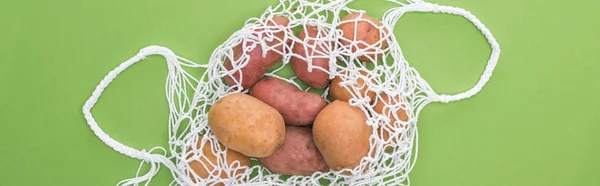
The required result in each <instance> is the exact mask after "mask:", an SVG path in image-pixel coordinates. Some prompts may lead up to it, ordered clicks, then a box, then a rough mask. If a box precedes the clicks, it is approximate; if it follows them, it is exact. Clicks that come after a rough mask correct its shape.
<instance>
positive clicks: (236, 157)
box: [188, 137, 251, 185]
mask: <svg viewBox="0 0 600 186" xmlns="http://www.w3.org/2000/svg"><path fill="white" fill-rule="evenodd" d="M216 143H218V144H219V146H220V147H221V149H225V147H224V146H223V145H222V144H221V143H219V142H216ZM201 146H202V137H200V139H198V142H197V143H196V145H195V146H192V147H189V148H188V150H189V151H192V152H193V153H190V154H189V156H188V158H191V157H192V156H194V155H204V156H205V157H206V159H204V158H198V159H195V160H193V161H190V162H189V166H190V168H191V169H192V171H194V173H196V175H198V177H200V178H208V177H209V174H213V176H216V175H215V174H218V177H220V178H227V177H228V176H227V175H228V174H229V175H230V176H232V177H233V176H234V175H241V174H244V173H245V171H246V170H247V169H243V168H242V167H243V166H248V167H250V166H251V164H250V158H249V157H248V156H245V155H243V154H241V153H239V152H236V151H234V150H231V149H228V150H227V152H226V155H225V156H223V155H221V158H226V159H225V162H227V164H226V165H223V164H221V165H219V163H220V162H218V161H217V155H215V154H213V151H217V150H216V149H214V148H213V146H211V144H210V141H205V144H204V146H203V147H202V149H200V148H201ZM199 151H200V152H199ZM207 159H208V161H207ZM236 161H238V162H239V163H235V162H236ZM211 164H213V165H216V167H231V169H232V170H231V171H230V172H229V173H227V172H225V171H223V170H221V171H219V172H212V171H213V170H214V169H215V166H212V165H211ZM207 168H208V169H207ZM235 169H237V170H235ZM211 172H212V173H211ZM188 176H189V177H190V178H191V179H192V181H193V182H194V183H196V177H195V176H194V175H193V174H192V173H191V172H188ZM237 178H238V179H243V177H237ZM217 185H223V184H221V183H219V184H217Z"/></svg>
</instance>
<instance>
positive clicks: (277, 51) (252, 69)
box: [224, 16, 292, 89]
mask: <svg viewBox="0 0 600 186" xmlns="http://www.w3.org/2000/svg"><path fill="white" fill-rule="evenodd" d="M288 24H289V20H288V19H287V18H286V17H281V16H278V17H273V18H272V19H270V20H269V21H267V22H266V25H267V26H273V25H282V26H287V25H288ZM256 31H257V32H260V33H262V38H264V40H265V42H266V43H267V46H269V47H274V49H271V50H269V51H267V54H266V56H265V57H264V58H263V57H262V52H263V48H262V47H261V46H260V44H259V43H260V42H258V41H256V40H252V39H244V41H242V43H240V44H238V45H237V46H235V47H234V48H233V61H238V60H240V58H241V57H242V55H243V54H246V55H248V56H249V59H248V64H247V65H246V66H245V67H244V68H242V69H241V70H240V71H241V74H240V72H239V71H236V72H234V73H233V75H232V76H233V77H231V76H225V77H224V79H225V83H227V85H229V86H233V85H235V84H236V81H235V80H238V81H239V80H240V78H241V80H242V82H241V86H242V88H243V89H248V88H250V87H251V86H252V85H253V84H254V83H256V82H257V81H258V80H259V79H260V78H261V77H262V76H263V75H264V74H265V73H266V72H267V71H268V70H269V68H271V67H273V65H275V64H276V63H277V62H278V61H280V60H281V59H282V58H283V55H281V53H283V52H284V49H285V47H284V46H287V45H290V44H291V41H292V40H287V39H286V38H285V35H286V34H287V33H291V30H274V29H273V30H267V31H264V29H257V30H256ZM266 32H268V33H273V35H274V36H275V37H276V38H277V39H273V41H267V39H266V37H268V36H267V33H266ZM255 35H256V34H255ZM244 43H245V45H246V46H251V45H256V47H255V48H254V49H252V50H250V51H245V50H244V48H243V46H244V45H243V44H244ZM225 69H227V70H232V69H233V64H232V59H230V58H226V59H225Z"/></svg>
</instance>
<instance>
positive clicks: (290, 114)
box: [249, 77, 327, 126]
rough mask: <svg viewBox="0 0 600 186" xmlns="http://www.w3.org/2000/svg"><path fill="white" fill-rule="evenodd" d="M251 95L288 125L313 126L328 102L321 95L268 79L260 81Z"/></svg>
mask: <svg viewBox="0 0 600 186" xmlns="http://www.w3.org/2000/svg"><path fill="white" fill-rule="evenodd" d="M249 94H250V95H251V96H254V97H255V98H257V99H259V100H261V101H263V102H265V103H266V104H267V105H269V106H271V107H273V108H275V109H276V110H277V111H278V112H279V113H280V114H281V116H283V120H284V121H285V124H287V125H294V126H303V125H308V124H311V123H312V122H313V121H314V120H315V117H317V114H319V112H320V111H321V110H322V109H323V108H325V106H326V105H327V101H325V99H323V98H322V97H321V96H320V95H318V94H315V93H311V92H304V91H302V90H300V89H298V87H296V86H294V85H292V84H291V83H289V82H286V81H284V80H281V79H277V78H273V77H266V78H263V79H262V80H260V81H258V82H257V83H256V84H255V85H254V86H252V88H250V91H249Z"/></svg>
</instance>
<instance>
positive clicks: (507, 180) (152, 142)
mask: <svg viewBox="0 0 600 186" xmlns="http://www.w3.org/2000/svg"><path fill="white" fill-rule="evenodd" d="M436 2H438V3H441V4H447V5H452V6H458V7H462V8H465V9H467V10H469V11H471V12H472V13H473V14H475V15H476V16H478V17H479V18H480V19H481V20H482V22H483V23H484V24H486V26H488V28H489V29H491V31H492V33H493V34H494V35H495V37H496V38H497V40H498V41H499V43H500V45H501V48H502V54H501V57H500V62H499V63H498V66H497V68H496V70H495V72H494V75H493V76H492V78H491V81H490V82H489V83H488V85H487V86H486V87H485V88H484V89H483V91H482V92H481V93H480V94H478V95H477V96H475V97H473V98H471V99H468V100H464V101H459V102H454V103H450V104H441V103H434V104H430V105H428V106H427V107H426V108H425V109H424V110H423V112H422V113H421V115H420V120H419V124H418V126H419V132H420V133H419V134H420V143H419V158H418V162H417V164H416V167H415V168H414V170H413V172H412V173H411V181H412V184H413V185H416V186H428V185H546V186H547V185H600V177H599V176H598V174H599V173H600V159H599V158H598V157H600V150H599V148H598V147H600V135H598V134H597V132H598V131H599V130H600V113H599V111H600V99H598V97H597V95H598V92H597V91H598V90H600V82H598V79H599V78H600V73H598V71H599V70H600V61H599V59H600V52H599V50H598V43H599V41H600V24H598V22H597V21H596V18H598V17H600V12H599V11H597V7H598V6H600V2H598V1H583V0H572V1H559V0H527V1H523V0H502V1H492V0H486V1H484V0H438V1H436ZM274 3H276V0H268V1H267V0H248V1H234V0H221V1H199V0H194V1H192V0H174V1H159V0H151V1H122V0H103V1H85V2H84V1H76V0H62V1H61V0H58V1H56V0H54V1H51V0H37V1H18V0H2V1H1V2H0V61H1V63H2V64H1V66H0V85H1V86H0V105H1V107H0V123H1V124H0V146H1V148H0V185H7V186H8V185H10V186H12V185H114V184H116V183H117V182H118V181H120V180H122V179H125V178H129V177H132V176H134V175H135V172H136V169H137V166H138V165H139V161H138V160H135V159H131V158H128V157H126V156H124V155H121V154H119V153H117V152H115V151H113V150H112V149H110V148H109V147H107V146H106V145H105V144H103V143H102V142H101V141H100V140H99V139H98V138H97V137H96V136H95V135H94V134H93V133H92V132H91V130H90V129H89V126H88V125H87V123H86V122H85V120H84V118H83V114H82V112H81V109H82V106H83V102H84V101H85V100H86V99H87V98H88V97H89V96H90V95H91V93H92V91H93V89H94V88H95V86H96V85H97V84H98V83H99V81H100V80H101V79H102V78H103V77H104V76H105V75H106V74H107V73H108V72H109V71H110V70H112V69H113V68H115V67H117V66H118V65H119V64H120V63H121V62H123V61H125V60H127V59H128V58H130V57H132V56H133V55H135V54H136V53H137V52H138V50H139V49H141V48H143V47H145V46H148V45H162V46H166V47H169V48H170V49H172V50H173V51H174V52H176V53H177V54H178V55H180V56H183V57H186V58H188V59H190V60H192V61H195V62H202V63H205V62H207V61H208V58H209V55H210V54H211V52H212V50H213V49H214V48H215V47H216V46H218V45H219V44H220V43H221V42H223V41H224V40H225V39H226V38H227V37H228V36H229V35H230V34H232V33H233V32H234V31H235V30H237V29H239V28H241V26H242V24H243V22H244V21H245V20H246V19H247V18H249V17H252V16H258V15H259V14H260V13H261V12H262V11H263V10H264V9H265V8H266V7H267V6H268V5H273V4H274ZM391 5H392V4H390V3H385V2H383V1H367V0H358V1H357V2H356V3H353V4H352V7H353V8H361V9H365V10H367V11H368V13H369V14H372V15H374V16H376V17H380V16H381V15H383V12H384V11H385V10H387V9H388V8H391V7H392V6H391ZM395 34H396V35H397V37H398V40H399V42H400V43H401V45H402V47H403V50H404V52H405V54H406V56H407V59H408V60H409V62H410V63H411V64H412V65H413V66H415V67H416V68H417V69H418V70H419V72H420V73H421V75H422V76H423V77H424V78H426V79H427V80H428V81H429V83H430V84H431V85H432V87H434V89H436V90H437V91H438V92H441V93H457V92H460V91H463V90H466V89H467V88H469V87H470V86H472V85H473V84H474V83H475V82H476V80H477V79H478V77H479V75H480V73H481V72H482V70H483V67H484V63H485V62H486V60H487V58H488V55H489V53H490V49H489V47H488V45H487V43H486V41H485V39H484V38H483V37H482V35H481V34H480V33H479V32H478V31H477V30H476V29H475V27H473V26H472V25H471V24H470V23H469V22H468V21H466V20H465V19H463V18H461V17H457V16H450V15H437V14H423V13H412V14H408V15H406V16H405V17H403V18H401V20H400V21H399V23H398V25H397V26H396V28H395ZM166 72H167V71H166V65H165V62H164V59H163V58H160V57H155V56H153V57H149V58H148V59H147V60H145V61H143V62H141V63H139V64H137V65H134V66H132V67H131V68H130V69H128V70H127V71H126V72H125V73H123V74H122V75H120V76H119V77H118V78H117V79H116V81H115V82H114V83H113V84H111V86H109V88H108V89H107V91H105V93H104V94H103V96H102V97H101V99H100V101H99V102H98V104H97V106H96V107H95V109H94V110H93V113H94V114H95V117H96V119H97V121H98V122H99V123H100V125H101V127H102V128H103V129H104V130H105V131H107V133H109V134H110V135H112V136H113V137H114V138H115V139H117V140H119V141H121V142H123V143H125V144H127V145H130V146H132V147H135V148H138V149H142V148H146V149H148V148H152V147H154V146H157V145H162V146H166V144H167V117H168V108H167V106H166V100H165V97H164V81H165V77H166ZM170 180H171V175H170V174H169V173H168V171H166V169H165V168H164V167H163V169H161V171H160V173H159V174H158V175H157V176H156V177H155V178H154V179H153V182H152V184H151V185H166V184H168V183H169V182H170Z"/></svg>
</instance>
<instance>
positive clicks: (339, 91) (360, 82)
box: [329, 70, 375, 102]
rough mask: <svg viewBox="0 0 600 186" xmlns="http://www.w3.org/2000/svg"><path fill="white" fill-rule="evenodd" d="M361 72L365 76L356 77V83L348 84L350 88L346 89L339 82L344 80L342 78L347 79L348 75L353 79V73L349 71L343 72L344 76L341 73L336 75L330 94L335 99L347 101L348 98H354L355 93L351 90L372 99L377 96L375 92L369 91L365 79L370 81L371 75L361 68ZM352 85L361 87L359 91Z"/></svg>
mask: <svg viewBox="0 0 600 186" xmlns="http://www.w3.org/2000/svg"><path fill="white" fill-rule="evenodd" d="M359 72H360V74H362V76H364V77H359V78H357V79H356V83H355V84H353V85H348V90H346V88H344V87H342V86H340V85H339V84H340V83H341V82H342V80H346V77H349V78H351V79H354V77H351V75H350V73H349V72H348V71H343V72H342V74H343V75H344V76H341V75H337V76H335V77H334V78H333V81H331V86H330V87H329V96H330V97H331V98H332V99H333V100H340V101H346V102H347V101H348V100H350V98H352V95H353V94H351V92H352V93H354V95H362V96H363V97H364V96H368V97H369V98H370V99H371V100H373V99H374V97H375V92H373V91H369V90H368V87H367V85H365V79H367V80H369V81H370V79H369V78H370V76H369V75H368V74H367V72H366V71H364V70H359ZM342 78H344V79H342ZM352 87H356V88H359V92H358V93H356V92H354V90H353V89H352Z"/></svg>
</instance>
